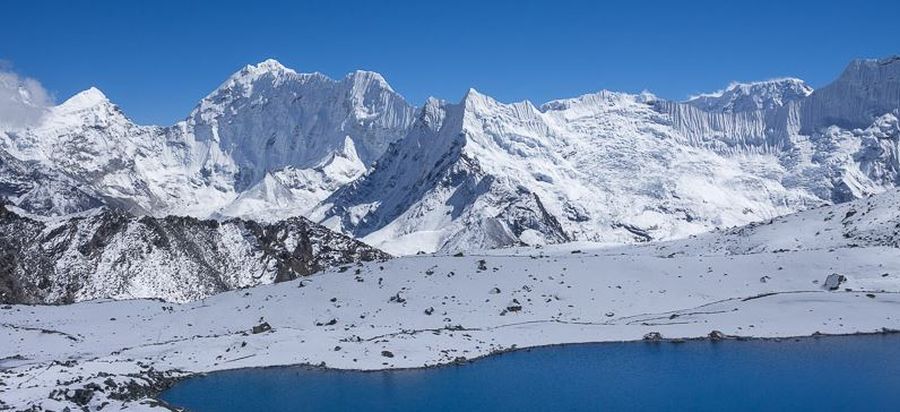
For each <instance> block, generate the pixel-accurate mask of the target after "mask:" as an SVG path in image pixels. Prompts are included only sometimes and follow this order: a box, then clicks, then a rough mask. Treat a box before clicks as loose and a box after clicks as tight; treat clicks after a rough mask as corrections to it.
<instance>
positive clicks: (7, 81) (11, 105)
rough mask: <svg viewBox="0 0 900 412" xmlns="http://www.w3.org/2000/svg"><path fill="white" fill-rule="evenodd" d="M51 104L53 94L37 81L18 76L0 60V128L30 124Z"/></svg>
mask: <svg viewBox="0 0 900 412" xmlns="http://www.w3.org/2000/svg"><path fill="white" fill-rule="evenodd" d="M52 105H53V96H52V95H51V94H50V93H49V92H48V91H47V89H45V88H44V86H42V85H41V83H40V82H39V81H37V80H35V79H32V78H29V77H24V76H20V75H19V74H17V73H15V72H14V71H13V70H12V65H11V64H9V62H6V61H2V60H0V129H18V128H23V127H28V126H32V125H34V124H36V123H37V122H38V121H39V120H40V118H41V116H43V114H44V112H45V111H46V110H47V108H48V107H50V106H52Z"/></svg>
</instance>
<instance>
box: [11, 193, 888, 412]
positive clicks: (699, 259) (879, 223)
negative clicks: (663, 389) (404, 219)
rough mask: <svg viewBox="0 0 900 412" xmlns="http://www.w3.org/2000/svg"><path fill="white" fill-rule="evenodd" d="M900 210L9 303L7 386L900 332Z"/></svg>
mask: <svg viewBox="0 0 900 412" xmlns="http://www.w3.org/2000/svg"><path fill="white" fill-rule="evenodd" d="M898 216H900V192H898V191H896V190H892V191H889V192H887V193H884V194H882V195H878V196H874V197H871V198H866V199H861V200H858V201H855V202H850V203H847V204H844V205H840V206H836V207H833V206H829V207H824V208H819V209H813V210H809V211H806V212H801V213H798V214H794V215H790V216H785V217H783V218H778V219H775V220H774V221H772V222H770V223H765V224H758V225H754V226H746V227H742V228H737V229H733V230H727V231H720V232H718V233H711V234H708V235H702V236H697V237H694V238H691V239H685V240H680V241H672V242H666V243H658V244H647V245H641V246H616V247H602V246H598V245H595V244H590V243H584V242H582V243H573V244H568V245H555V246H551V247H546V248H524V247H523V248H515V249H503V250H492V251H488V252H484V253H469V254H465V255H464V256H455V255H443V256H438V255H421V256H409V257H403V258H397V259H393V260H389V261H386V262H371V263H364V264H353V265H348V266H343V267H339V268H335V269H331V270H328V271H325V272H321V273H318V274H316V275H313V276H310V277H306V278H301V279H297V280H293V281H290V282H284V283H278V284H274V285H265V286H259V287H255V288H252V289H244V290H237V291H232V292H226V293H222V294H219V295H215V296H212V297H209V298H207V299H204V300H201V301H196V302H193V303H185V304H172V303H167V302H163V301H156V300H129V301H107V300H102V301H89V302H82V303H76V304H73V305H67V306H24V305H12V306H3V307H2V308H0V341H2V342H4V344H3V345H2V346H0V359H2V360H0V368H2V371H0V400H2V402H3V403H4V404H3V406H5V407H8V408H12V409H27V408H29V407H35V408H37V409H40V408H43V409H54V410H61V409H63V408H64V407H66V406H68V407H70V408H80V407H87V408H90V409H91V410H94V409H95V408H97V407H100V406H101V405H105V407H104V410H143V409H151V408H152V407H153V406H154V405H156V404H157V401H155V400H154V399H153V396H154V395H155V394H156V393H157V392H158V391H159V390H160V389H162V388H164V387H165V386H166V385H167V384H168V383H170V382H171V380H172V379H175V378H178V377H183V376H188V375H190V374H194V373H203V372H210V371H215V370H223V369H233V368H244V367H259V366H270V365H290V364H313V365H323V366H326V367H331V368H341V369H367V370H368V369H386V368H410V367H426V366H433V365H441V364H447V363H454V362H461V361H463V360H467V359H472V358H476V357H479V356H486V355H489V354H491V353H494V352H497V351H504V350H510V349H514V348H524V347H531V346H538V345H550V344H564V343H575V342H600V341H630V340H641V339H645V338H647V339H655V338H656V337H657V336H659V337H662V338H669V339H676V338H699V337H707V336H710V334H712V336H711V337H712V338H720V337H768V338H780V337H793V336H808V335H817V334H853V333H880V332H887V331H895V330H898V329H900V253H898V249H897V242H898V240H900V236H898V222H900V218H898ZM829 278H830V279H829ZM713 331H718V332H715V333H714V332H713ZM657 334H658V335H657Z"/></svg>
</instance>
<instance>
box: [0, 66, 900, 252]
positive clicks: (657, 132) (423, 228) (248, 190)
mask: <svg viewBox="0 0 900 412" xmlns="http://www.w3.org/2000/svg"><path fill="white" fill-rule="evenodd" d="M898 117H900V58H888V59H881V60H858V61H854V62H852V63H851V64H850V65H849V66H848V67H847V69H846V70H845V71H844V72H843V73H842V74H841V75H840V77H839V78H838V79H837V80H835V81H834V82H833V83H832V84H830V85H828V86H826V87H823V88H822V89H820V90H816V91H813V90H812V89H811V88H810V87H809V86H808V85H806V84H805V83H803V82H802V81H800V80H798V79H793V78H785V79H776V80H771V81H764V82H754V83H735V84H732V85H730V86H729V87H727V88H726V89H724V90H721V91H719V92H716V93H710V94H705V95H701V96H697V97H695V98H692V99H690V100H687V101H685V102H676V101H666V100H663V99H659V98H657V97H655V96H653V95H652V94H650V93H646V92H645V93H641V94H626V93H616V92H609V91H601V92H598V93H593V94H588V95H584V96H580V97H576V98H572V99H563V100H555V101H551V102H548V103H545V104H543V105H540V106H536V105H534V104H532V103H530V102H521V103H513V104H506V103H501V102H498V101H496V100H494V99H492V98H490V97H489V96H485V95H483V94H481V93H479V92H477V91H475V90H470V91H469V92H467V93H466V95H465V96H464V98H463V99H462V100H461V101H460V102H458V103H451V102H445V101H440V100H437V99H429V100H428V101H427V102H425V104H424V105H423V107H421V108H419V109H415V108H413V107H412V106H410V105H409V104H408V103H406V102H405V101H404V100H403V98H402V97H400V96H399V95H398V94H397V93H396V92H394V91H393V90H392V89H391V88H390V86H389V85H388V84H387V83H386V82H385V80H384V79H383V78H382V77H381V76H380V75H378V74H375V73H371V72H361V71H360V72H354V73H351V74H349V75H348V76H347V77H345V78H343V79H341V80H332V79H329V78H327V77H325V76H323V75H321V74H316V73H313V74H303V73H297V72H295V71H293V70H291V69H288V68H285V67H284V66H282V65H280V64H279V63H277V62H275V61H273V60H267V61H265V62H262V63H259V64H257V65H251V66H247V67H245V68H244V69H242V70H240V71H238V72H237V73H235V74H234V75H233V76H231V77H230V78H229V79H228V80H226V81H225V82H224V83H223V84H222V85H221V86H220V87H219V88H218V89H216V90H215V91H213V92H212V93H211V94H210V95H209V96H207V97H206V98H204V99H203V100H202V101H201V102H200V103H199V104H198V105H197V107H196V109H195V110H194V111H193V112H192V113H191V114H190V115H189V116H188V117H187V118H186V119H185V120H184V121H182V122H179V123H178V124H176V125H174V126H171V127H157V126H140V125H135V124H134V123H132V122H131V121H130V120H128V119H127V117H125V115H124V114H122V113H121V111H120V110H119V109H118V108H117V107H116V106H115V105H113V104H112V103H110V102H109V100H108V99H106V98H105V97H104V96H103V95H102V93H100V92H99V91H98V90H96V89H91V90H88V91H85V92H83V93H81V94H79V95H76V96H75V97H73V98H71V99H69V100H68V101H66V102H64V103H63V104H61V105H59V106H55V107H50V108H48V109H47V110H46V113H45V114H44V115H43V117H42V120H41V122H40V124H38V125H37V126H32V127H29V128H20V129H16V130H10V131H7V132H5V133H4V132H0V149H3V150H5V151H6V152H7V154H8V156H6V157H8V158H11V159H13V160H15V162H6V163H9V164H13V163H15V164H17V165H19V166H16V167H18V169H17V170H19V171H18V172H16V174H15V176H29V175H34V176H38V175H37V174H36V173H40V176H41V177H40V179H48V180H47V181H52V182H54V184H55V185H56V186H58V187H61V188H65V190H68V191H76V192H77V194H78V196H77V198H79V199H82V198H83V199H84V200H79V201H69V200H67V199H68V196H59V195H55V191H47V190H43V191H41V190H36V189H34V188H30V189H29V187H27V185H22V184H20V183H21V182H22V181H24V180H28V179H24V180H23V179H19V178H15V179H13V178H9V180H10V183H9V184H8V186H10V187H13V186H15V187H16V188H17V189H15V191H14V192H15V193H14V196H10V199H11V201H13V202H14V203H16V204H17V205H19V207H23V208H25V209H26V210H29V211H30V212H33V213H42V214H53V213H56V214H63V213H68V212H72V211H77V210H79V209H80V208H82V207H89V206H93V205H94V204H95V203H96V202H100V203H102V204H107V205H112V206H115V207H120V208H124V209H126V210H129V211H131V212H133V213H137V214H149V215H153V216H158V217H160V216H165V215H170V214H175V215H188V216H195V217H201V218H206V217H213V218H219V219H222V218H228V217H231V216H240V217H248V218H254V219H262V220H278V219H281V218H285V217H289V216H297V215H300V216H306V217H309V218H310V219H312V220H313V221H317V222H322V223H323V224H325V225H326V226H328V227H331V228H334V229H337V230H340V231H343V232H345V233H348V234H351V235H353V236H355V237H357V238H360V239H363V240H364V241H367V242H369V243H371V244H374V245H376V246H378V247H381V248H384V249H385V250H387V251H389V252H393V253H401V254H402V253H415V252H417V251H426V252H431V251H444V252H450V251H455V250H468V249H476V248H489V247H501V246H510V245H517V244H523V243H524V244H542V243H558V242H564V241H567V240H589V241H601V242H635V241H647V240H655V239H670V238H677V237H684V236H687V235H690V234H695V233H700V232H704V231H708V230H711V229H714V228H717V227H726V226H735V225H741V224H746V223H749V222H754V221H761V220H765V219H769V218H772V217H775V216H779V215H783V214H786V213H790V212H794V211H798V210H803V209H806V208H809V207H812V206H818V205H822V204H830V203H839V202H845V201H848V200H852V199H856V198H859V197H863V196H865V195H868V194H873V193H879V192H882V191H884V190H886V189H889V188H892V187H894V186H896V185H897V183H898V182H900V175H898V171H900V159H898V157H897V153H898V140H900V123H898ZM6 163H4V164H6ZM10 176H13V175H12V174H11V175H10ZM4 178H5V177H4ZM16 179H18V180H16ZM16 182H20V183H19V184H17V183H16ZM24 200H28V202H24ZM31 205H40V207H32V206H31Z"/></svg>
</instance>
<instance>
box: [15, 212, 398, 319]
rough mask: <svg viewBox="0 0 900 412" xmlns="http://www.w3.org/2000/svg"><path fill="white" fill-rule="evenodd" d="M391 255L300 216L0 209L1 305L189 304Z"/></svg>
mask: <svg viewBox="0 0 900 412" xmlns="http://www.w3.org/2000/svg"><path fill="white" fill-rule="evenodd" d="M388 257H389V255H387V254H386V253H384V252H382V251H380V250H378V249H375V248H372V247H369V246H367V245H365V244H363V243H361V242H359V241H356V240H354V239H352V238H349V237H347V236H344V235H341V234H338V233H335V232H333V231H330V230H328V229H326V228H324V227H322V226H320V225H317V224H315V223H312V222H310V221H309V220H307V219H305V218H302V217H294V218H290V219H288V220H284V221H280V222H276V223H256V222H254V221H249V220H242V219H230V220H226V221H222V222H219V221H215V220H198V219H196V218H192V217H177V216H168V217H165V218H155V217H151V216H143V217H135V216H132V215H129V214H127V213H125V212H122V211H118V210H114V209H109V208H101V209H94V210H92V211H90V212H87V213H83V214H81V215H79V216H75V217H71V218H67V219H55V220H50V221H40V220H35V219H31V218H29V217H26V216H21V215H19V214H17V213H15V212H13V211H11V210H9V209H8V208H7V207H5V206H3V205H0V303H71V302H75V301H83V300H91V299H98V298H114V299H130V298H161V299H164V300H167V301H174V302H185V301H191V300H196V299H201V298H204V297H207V296H210V295H212V294H215V293H219V292H223V291H227V290H233V289H238V288H245V287H251V286H256V285H260V284H269V283H275V282H281V281H286V280H292V279H296V278H298V277H302V276H307V275H310V274H312V273H315V272H317V271H320V270H323V269H326V268H329V267H334V266H337V265H344V264H350V263H355V262H360V261H370V260H376V259H386V258H388Z"/></svg>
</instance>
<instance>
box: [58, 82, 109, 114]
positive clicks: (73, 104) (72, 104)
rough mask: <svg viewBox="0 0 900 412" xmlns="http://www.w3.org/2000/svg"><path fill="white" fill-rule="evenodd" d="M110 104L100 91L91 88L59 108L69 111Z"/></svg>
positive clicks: (71, 98)
mask: <svg viewBox="0 0 900 412" xmlns="http://www.w3.org/2000/svg"><path fill="white" fill-rule="evenodd" d="M107 103H109V99H108V98H107V97H106V95H105V94H103V92H102V91H100V89H98V88H96V87H93V86H92V87H90V88H88V89H86V90H83V91H81V92H79V93H77V94H75V95H74V96H72V97H70V98H69V99H68V100H66V101H65V102H63V103H62V104H60V105H59V108H61V109H66V110H68V111H75V110H81V109H87V108H91V107H94V106H98V105H101V104H107Z"/></svg>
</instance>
